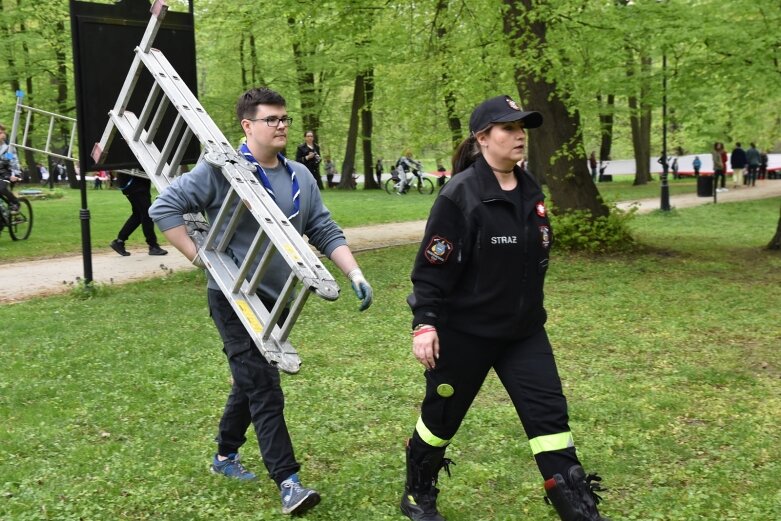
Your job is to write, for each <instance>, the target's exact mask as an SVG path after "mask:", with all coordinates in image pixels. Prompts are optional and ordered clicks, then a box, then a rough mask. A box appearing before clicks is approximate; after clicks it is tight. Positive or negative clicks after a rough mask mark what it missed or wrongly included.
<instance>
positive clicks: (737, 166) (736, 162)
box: [729, 143, 746, 188]
mask: <svg viewBox="0 0 781 521" xmlns="http://www.w3.org/2000/svg"><path fill="white" fill-rule="evenodd" d="M729 164H730V166H732V184H733V188H737V187H738V186H739V185H743V184H745V183H744V182H743V170H744V169H745V168H746V151H745V150H743V148H742V147H741V146H740V143H735V148H733V149H732V153H731V154H730V157H729Z"/></svg>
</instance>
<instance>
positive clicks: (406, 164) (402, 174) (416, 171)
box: [396, 150, 423, 194]
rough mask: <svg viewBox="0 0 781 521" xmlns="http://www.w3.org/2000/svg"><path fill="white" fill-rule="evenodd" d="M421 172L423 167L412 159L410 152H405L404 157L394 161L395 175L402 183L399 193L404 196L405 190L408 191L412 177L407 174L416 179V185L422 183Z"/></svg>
mask: <svg viewBox="0 0 781 521" xmlns="http://www.w3.org/2000/svg"><path fill="white" fill-rule="evenodd" d="M422 171H423V165H422V164H421V163H420V161H417V160H415V159H412V151H410V150H405V151H404V155H403V156H401V157H400V158H399V159H398V161H396V173H397V175H398V177H399V179H401V183H402V184H401V188H400V189H399V193H401V194H406V193H407V190H409V185H410V184H411V183H412V177H411V176H408V175H407V174H409V173H412V175H414V176H415V177H417V178H418V183H420V182H422V181H423V178H422V176H421V172H422Z"/></svg>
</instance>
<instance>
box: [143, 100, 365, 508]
mask: <svg viewBox="0 0 781 521" xmlns="http://www.w3.org/2000/svg"><path fill="white" fill-rule="evenodd" d="M236 116H237V119H238V123H239V124H240V125H241V129H242V130H243V131H244V135H245V136H246V138H247V139H246V143H244V144H243V145H241V147H240V148H239V153H240V154H241V155H242V156H244V158H245V159H246V160H247V161H249V162H250V163H251V164H252V165H253V166H254V169H255V175H256V177H257V178H258V179H259V180H260V183H261V185H262V186H263V188H264V189H265V190H266V191H267V192H268V194H269V196H271V198H272V199H273V200H274V202H275V203H276V205H277V206H278V207H279V209H280V211H281V212H282V213H283V214H284V215H286V216H287V217H288V222H289V223H290V224H291V225H292V226H293V227H294V228H295V231H296V232H297V233H299V234H302V235H304V234H305V235H306V237H307V239H308V241H309V242H310V244H312V245H313V246H315V247H316V248H317V249H318V250H319V251H320V252H322V253H323V255H325V256H326V257H328V258H329V259H331V261H333V263H334V264H335V265H336V266H337V267H338V268H339V269H340V270H341V271H342V273H344V274H345V275H346V276H347V278H348V279H349V280H350V282H351V284H352V287H353V291H354V292H355V294H356V296H357V297H358V298H359V299H360V301H361V305H360V308H359V309H360V310H361V311H364V310H366V309H367V308H368V307H369V306H370V305H371V303H372V295H373V292H372V288H371V286H370V285H369V283H368V282H367V281H366V278H365V277H364V276H363V273H362V271H361V269H360V267H359V266H358V262H357V261H356V260H355V258H354V257H353V254H352V252H351V251H350V248H349V246H347V241H346V240H345V237H344V232H342V230H341V228H339V226H338V225H337V224H336V222H334V220H333V218H332V217H331V214H330V212H329V211H328V209H327V208H326V207H325V205H324V204H323V200H322V197H321V194H320V190H319V188H318V186H317V184H316V183H315V178H314V177H313V176H312V175H310V172H309V170H307V168H306V167H305V166H304V165H303V164H301V163H299V162H297V161H289V160H288V159H287V158H286V157H285V156H284V155H282V154H281V152H282V150H283V149H284V148H285V145H286V144H287V135H288V130H289V128H290V124H291V123H292V119H291V118H290V116H288V113H287V108H286V102H285V98H283V97H282V95H280V94H279V93H278V92H275V91H273V90H271V89H268V88H266V87H262V88H253V89H250V90H248V91H246V92H245V93H244V94H242V95H241V96H239V99H238V100H237V102H236ZM230 191H231V185H230V183H229V181H228V180H227V179H226V178H225V177H224V176H223V175H222V173H221V172H220V171H219V170H218V169H216V168H215V167H213V166H211V165H210V164H209V163H208V162H207V161H201V162H199V163H198V164H197V165H196V166H195V168H193V170H192V171H191V172H188V173H187V174H184V175H182V176H179V177H177V178H176V179H175V180H174V181H173V182H172V183H171V184H170V185H169V186H168V188H166V189H165V190H164V191H163V193H161V194H160V196H159V197H158V198H157V199H156V200H155V203H154V204H153V205H152V208H151V209H150V211H149V213H150V215H151V216H152V218H153V219H154V220H155V222H156V223H157V225H158V227H159V228H160V230H162V231H163V234H164V235H165V236H166V238H167V239H168V240H169V241H170V242H171V244H173V245H174V247H176V249H178V250H179V251H180V252H182V254H184V256H185V257H187V258H188V259H190V260H191V261H192V262H193V263H194V264H195V265H197V266H200V267H203V263H202V261H201V260H200V257H199V255H198V248H197V246H196V245H195V243H194V242H193V241H192V239H190V236H189V235H188V234H187V228H186V226H185V221H184V216H185V215H186V214H189V213H196V212H204V213H205V214H206V215H207V217H208V220H209V221H210V222H215V218H216V216H217V213H218V212H219V211H220V209H221V208H222V206H223V203H224V201H225V198H226V197H227V196H228V193H229V192H230ZM236 204H240V202H239V201H236V202H235V203H234V209H235V205H236ZM229 211H232V210H229ZM258 229H259V228H258V222H257V221H256V220H255V219H254V218H253V217H252V215H250V214H249V212H244V213H243V214H242V216H241V217H240V218H239V219H238V221H237V222H236V223H235V233H234V234H233V236H232V237H231V239H230V242H229V244H228V245H227V247H228V251H230V252H231V254H232V256H233V258H234V260H235V262H236V265H237V266H240V265H241V264H242V263H243V262H244V260H245V258H246V256H247V254H248V253H249V251H250V249H251V247H252V244H253V240H254V239H255V237H256V236H257V233H258ZM262 253H263V252H262V251H260V252H259V253H258V258H257V260H256V261H255V264H254V266H252V267H251V268H250V273H253V272H254V270H255V269H256V268H257V265H258V264H259V262H260V258H261V255H262ZM237 269H238V268H237ZM289 275H290V267H289V266H288V264H287V263H286V262H285V260H284V259H283V258H282V256H281V255H279V254H276V255H274V256H273V257H272V260H271V261H270V262H269V266H268V267H267V268H266V270H265V272H264V276H263V278H262V279H261V281H260V286H259V288H258V296H259V298H260V299H261V301H262V302H263V303H264V305H265V306H266V307H267V308H268V309H272V308H273V306H274V305H275V304H276V302H277V300H278V299H279V298H280V294H281V292H282V290H283V288H284V286H285V283H286V281H287V280H288V277H289ZM207 276H208V283H207V288H208V289H207V298H208V304H209V313H210V315H211V317H212V320H213V321H214V324H215V326H216V327H217V330H218V331H219V333H220V337H221V338H222V347H223V352H224V353H225V355H226V357H227V361H228V366H229V368H230V372H231V376H232V377H233V384H232V388H231V391H230V395H229V396H228V401H227V403H226V405H225V409H224V410H223V414H222V419H221V420H220V425H219V430H218V435H217V438H216V441H217V453H216V454H215V455H214V457H213V458H212V463H211V471H212V472H213V473H215V474H219V475H222V476H225V477H228V478H233V479H238V480H242V481H248V480H253V479H255V477H256V476H255V474H254V473H252V472H251V471H249V470H247V469H245V468H244V466H243V465H242V464H241V461H240V458H239V449H240V447H241V446H242V445H244V443H245V442H246V440H247V438H246V432H247V429H248V428H249V426H250V425H254V427H255V435H256V438H257V442H258V447H259V448H260V454H261V457H262V459H263V463H264V464H265V466H266V469H267V470H268V474H269V476H270V477H271V478H272V479H273V480H274V482H275V483H276V486H277V487H278V490H279V492H280V497H281V501H282V513H283V514H301V513H303V512H305V511H307V510H309V509H311V508H312V507H314V506H315V505H317V504H318V503H319V502H320V494H318V492H317V491H315V490H313V489H311V488H308V487H305V486H304V485H303V484H302V483H301V480H300V479H299V476H298V473H299V470H300V469H301V465H300V464H299V463H298V461H297V460H296V457H295V454H294V452H293V443H292V441H291V439H290V433H289V431H288V428H287V424H286V422H285V416H284V408H285V396H284V394H283V392H282V387H281V384H280V376H279V370H278V369H277V368H276V367H275V366H273V365H271V364H270V363H269V362H268V361H267V360H266V359H265V358H263V356H262V355H261V353H260V350H259V349H258V348H257V346H256V345H255V344H254V342H253V340H252V337H251V336H250V334H249V333H247V330H246V329H245V327H244V326H243V325H242V323H241V321H240V319H239V317H238V315H237V314H236V312H235V311H234V309H233V307H232V305H231V303H230V302H229V301H228V299H227V298H226V297H225V295H224V294H223V292H222V291H221V290H220V287H219V285H218V283H217V281H216V280H214V278H213V277H212V275H211V272H208V273H207ZM286 314H287V311H286V312H284V313H283V316H282V318H281V319H280V320H282V321H284V320H285V315H286ZM302 402H303V403H302V404H301V407H306V406H307V405H309V406H312V407H316V406H317V404H315V403H308V402H307V400H306V399H302ZM348 517H349V516H348Z"/></svg>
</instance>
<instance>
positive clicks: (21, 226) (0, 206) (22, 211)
mask: <svg viewBox="0 0 781 521" xmlns="http://www.w3.org/2000/svg"><path fill="white" fill-rule="evenodd" d="M18 199H19V210H18V211H16V212H12V211H11V205H10V204H9V203H8V201H7V200H6V199H5V197H0V233H2V231H3V228H8V233H9V234H10V235H11V239H13V240H15V241H23V240H25V239H27V237H29V236H30V232H31V231H32V229H33V207H32V206H31V205H30V201H28V200H27V199H26V198H24V197H19V198H18Z"/></svg>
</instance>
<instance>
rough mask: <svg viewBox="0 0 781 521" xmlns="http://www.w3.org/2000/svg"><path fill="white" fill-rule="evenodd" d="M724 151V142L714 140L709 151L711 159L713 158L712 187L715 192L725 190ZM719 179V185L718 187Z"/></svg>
mask: <svg viewBox="0 0 781 521" xmlns="http://www.w3.org/2000/svg"><path fill="white" fill-rule="evenodd" d="M725 155H726V152H724V143H720V142H718V141H716V142H715V143H714V144H713V151H712V152H711V159H712V160H713V188H714V189H715V190H716V191H717V192H726V191H727V190H728V188H726V186H725V185H726V181H725V176H724V169H725V168H726V164H725V159H724V157H725ZM719 179H721V187H719Z"/></svg>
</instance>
